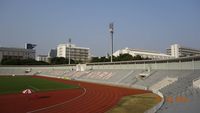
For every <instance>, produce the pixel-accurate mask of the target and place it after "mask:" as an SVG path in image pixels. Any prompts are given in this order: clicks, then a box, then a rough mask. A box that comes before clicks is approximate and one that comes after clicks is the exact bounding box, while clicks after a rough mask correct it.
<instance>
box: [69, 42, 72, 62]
mask: <svg viewBox="0 0 200 113" xmlns="http://www.w3.org/2000/svg"><path fill="white" fill-rule="evenodd" d="M71 41H72V40H71V38H69V62H68V63H69V64H70V49H71Z"/></svg>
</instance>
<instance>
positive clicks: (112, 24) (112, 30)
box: [109, 23, 114, 62]
mask: <svg viewBox="0 0 200 113" xmlns="http://www.w3.org/2000/svg"><path fill="white" fill-rule="evenodd" d="M109 31H110V34H111V59H110V62H113V57H112V56H113V33H114V23H110V24H109Z"/></svg>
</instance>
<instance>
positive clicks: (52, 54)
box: [48, 49, 57, 58]
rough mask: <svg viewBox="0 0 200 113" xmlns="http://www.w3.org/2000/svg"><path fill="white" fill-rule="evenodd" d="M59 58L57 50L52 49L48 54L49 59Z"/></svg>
mask: <svg viewBox="0 0 200 113" xmlns="http://www.w3.org/2000/svg"><path fill="white" fill-rule="evenodd" d="M56 56H57V50H56V49H51V50H50V51H49V53H48V57H49V58H55V57H56Z"/></svg>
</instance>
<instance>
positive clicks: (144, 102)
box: [106, 93, 160, 113]
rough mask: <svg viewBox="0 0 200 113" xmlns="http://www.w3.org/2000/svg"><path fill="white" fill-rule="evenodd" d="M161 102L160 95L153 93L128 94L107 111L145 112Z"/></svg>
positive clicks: (112, 112) (124, 112)
mask: <svg viewBox="0 0 200 113" xmlns="http://www.w3.org/2000/svg"><path fill="white" fill-rule="evenodd" d="M159 102H160V97H159V96H157V95H156V94H153V93H147V94H140V95H132V96H126V97H124V98H122V99H121V100H120V102H119V103H118V104H117V105H116V106H115V107H114V108H113V109H111V110H109V111H108V112H106V113H144V112H145V111H146V110H148V109H150V108H152V107H153V106H155V105H156V104H157V103H159Z"/></svg>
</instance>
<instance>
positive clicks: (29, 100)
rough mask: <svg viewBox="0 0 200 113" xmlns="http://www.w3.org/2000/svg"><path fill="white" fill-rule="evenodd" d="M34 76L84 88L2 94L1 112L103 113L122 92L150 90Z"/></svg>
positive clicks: (113, 103)
mask: <svg viewBox="0 0 200 113" xmlns="http://www.w3.org/2000/svg"><path fill="white" fill-rule="evenodd" d="M35 77H39V78H43V79H49V80H53V81H59V82H63V83H66V84H75V85H80V86H81V87H82V88H80V89H68V90H59V91H49V92H37V93H34V94H31V95H23V94H10V95H1V96H0V113H104V112H106V111H108V110H109V109H111V108H112V107H113V106H114V105H115V104H116V103H117V102H118V101H119V100H120V99H121V98H122V97H123V96H127V95H134V94H143V93H149V91H144V90H138V89H128V88H121V87H114V86H107V85H100V84H93V83H86V82H79V81H69V80H63V79H57V78H49V77H41V76H35Z"/></svg>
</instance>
